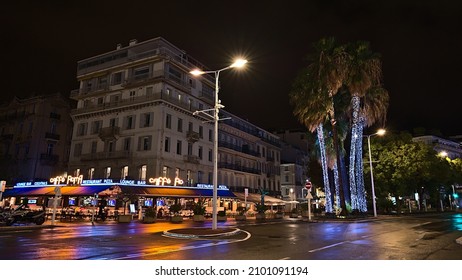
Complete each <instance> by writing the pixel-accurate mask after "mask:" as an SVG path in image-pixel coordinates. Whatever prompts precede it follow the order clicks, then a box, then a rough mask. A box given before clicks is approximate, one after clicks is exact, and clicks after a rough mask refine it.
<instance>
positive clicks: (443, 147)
mask: <svg viewBox="0 0 462 280" xmlns="http://www.w3.org/2000/svg"><path fill="white" fill-rule="evenodd" d="M412 140H413V141H415V142H423V143H425V144H427V145H430V146H432V147H433V149H434V150H435V151H436V152H437V153H439V154H441V153H444V155H445V156H447V157H449V158H450V159H456V158H462V145H461V144H460V143H459V142H456V141H452V140H447V139H443V138H441V137H437V136H433V135H425V136H419V137H413V138H412Z"/></svg>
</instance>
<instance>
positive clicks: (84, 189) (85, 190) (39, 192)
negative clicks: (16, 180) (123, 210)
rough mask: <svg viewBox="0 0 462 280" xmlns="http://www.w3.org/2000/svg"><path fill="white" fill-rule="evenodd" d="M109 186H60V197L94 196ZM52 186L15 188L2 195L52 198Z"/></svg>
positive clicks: (53, 188)
mask: <svg viewBox="0 0 462 280" xmlns="http://www.w3.org/2000/svg"><path fill="white" fill-rule="evenodd" d="M110 187H111V186H108V185H104V186H62V187H61V195H75V196H79V195H94V194H95V193H96V194H98V193H100V192H102V191H104V190H106V189H108V188H110ZM55 188H56V187H54V186H46V187H15V188H13V189H7V190H5V192H4V193H3V196H4V197H12V196H53V195H55Z"/></svg>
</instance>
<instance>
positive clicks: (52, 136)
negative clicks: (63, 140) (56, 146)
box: [45, 132, 60, 141]
mask: <svg viewBox="0 0 462 280" xmlns="http://www.w3.org/2000/svg"><path fill="white" fill-rule="evenodd" d="M59 138H60V136H59V134H54V133H51V132H46V133H45V139H46V140H51V141H59Z"/></svg>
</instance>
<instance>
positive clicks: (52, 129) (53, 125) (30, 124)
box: [29, 122, 56, 134]
mask: <svg viewBox="0 0 462 280" xmlns="http://www.w3.org/2000/svg"><path fill="white" fill-rule="evenodd" d="M31 131H32V123H29V134H30V133H31ZM50 132H51V133H55V132H56V122H52V123H51V127H50Z"/></svg>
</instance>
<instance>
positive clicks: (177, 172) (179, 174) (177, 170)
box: [175, 168, 181, 178]
mask: <svg viewBox="0 0 462 280" xmlns="http://www.w3.org/2000/svg"><path fill="white" fill-rule="evenodd" d="M175 178H181V170H180V169H179V168H175Z"/></svg>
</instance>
